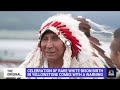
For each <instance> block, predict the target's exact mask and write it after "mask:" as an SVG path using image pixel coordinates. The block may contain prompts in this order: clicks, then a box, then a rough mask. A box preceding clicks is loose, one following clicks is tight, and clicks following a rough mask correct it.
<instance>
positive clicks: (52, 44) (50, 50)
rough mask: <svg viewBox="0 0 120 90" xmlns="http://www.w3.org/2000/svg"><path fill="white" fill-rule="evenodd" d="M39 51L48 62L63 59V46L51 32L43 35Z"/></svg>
mask: <svg viewBox="0 0 120 90" xmlns="http://www.w3.org/2000/svg"><path fill="white" fill-rule="evenodd" d="M41 50H42V52H43V55H44V56H45V58H46V59H47V60H49V61H54V60H59V59H63V55H64V52H65V45H64V43H63V42H62V40H60V38H59V37H58V36H57V35H56V34H55V33H53V32H48V33H45V34H44V35H43V37H42V40H41Z"/></svg>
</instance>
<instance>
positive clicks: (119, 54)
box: [118, 51, 120, 60]
mask: <svg viewBox="0 0 120 90" xmlns="http://www.w3.org/2000/svg"><path fill="white" fill-rule="evenodd" d="M118 58H119V60H120V51H118Z"/></svg>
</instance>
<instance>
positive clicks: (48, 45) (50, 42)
mask: <svg viewBox="0 0 120 90" xmlns="http://www.w3.org/2000/svg"><path fill="white" fill-rule="evenodd" d="M46 47H47V48H51V47H53V42H52V41H51V40H48V41H47V44H46Z"/></svg>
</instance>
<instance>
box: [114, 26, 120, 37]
mask: <svg viewBox="0 0 120 90" xmlns="http://www.w3.org/2000/svg"><path fill="white" fill-rule="evenodd" d="M114 38H115V39H120V28H118V29H116V30H115V32H114Z"/></svg>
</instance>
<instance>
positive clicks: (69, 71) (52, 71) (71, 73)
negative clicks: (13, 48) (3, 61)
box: [4, 68, 116, 78]
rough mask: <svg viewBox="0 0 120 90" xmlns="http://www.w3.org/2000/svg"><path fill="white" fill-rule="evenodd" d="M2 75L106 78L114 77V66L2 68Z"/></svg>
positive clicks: (6, 76)
mask: <svg viewBox="0 0 120 90" xmlns="http://www.w3.org/2000/svg"><path fill="white" fill-rule="evenodd" d="M4 77H5V78H9V77H16V78H48V77H51V78H52V77H53V78H54V77H56V78H60V77H62V78H64V77H65V78H66V77H67V78H82V77H83V78H89V77H92V78H106V77H116V68H4Z"/></svg>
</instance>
